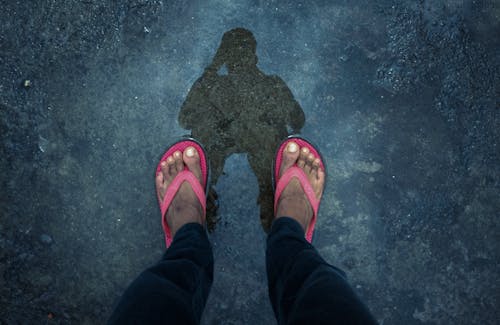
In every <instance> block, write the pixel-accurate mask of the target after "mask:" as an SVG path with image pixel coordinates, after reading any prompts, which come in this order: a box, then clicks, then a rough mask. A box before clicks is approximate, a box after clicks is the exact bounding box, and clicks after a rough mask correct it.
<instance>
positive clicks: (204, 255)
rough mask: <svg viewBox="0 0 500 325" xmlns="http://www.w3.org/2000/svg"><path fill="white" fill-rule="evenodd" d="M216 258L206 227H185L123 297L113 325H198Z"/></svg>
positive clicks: (189, 225)
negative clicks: (159, 258)
mask: <svg viewBox="0 0 500 325" xmlns="http://www.w3.org/2000/svg"><path fill="white" fill-rule="evenodd" d="M213 267H214V262H213V254H212V248H211V246H210V242H209V241H208V237H207V233H206V231H205V229H204V227H203V226H201V225H199V224H196V223H190V224H186V225H184V226H183V227H181V228H180V229H179V230H178V231H177V233H176V234H175V237H174V240H173V242H172V244H171V245H170V247H169V248H168V249H167V251H166V253H165V254H164V256H163V258H162V259H161V260H160V261H159V262H158V263H157V264H156V265H154V266H152V267H150V268H149V269H147V270H145V271H144V272H142V273H141V274H140V275H139V276H138V277H137V279H135V280H134V281H133V282H132V284H131V285H130V286H129V287H128V289H127V290H126V291H125V293H124V294H123V296H122V298H121V299H120V301H119V303H118V305H117V307H116V308H115V310H114V312H113V314H112V316H111V318H110V319H109V321H108V323H109V324H167V323H168V324H198V323H199V322H200V318H201V314H202V312H203V308H204V307H205V302H206V300H207V297H208V293H209V291H210V287H211V285H212V280H213Z"/></svg>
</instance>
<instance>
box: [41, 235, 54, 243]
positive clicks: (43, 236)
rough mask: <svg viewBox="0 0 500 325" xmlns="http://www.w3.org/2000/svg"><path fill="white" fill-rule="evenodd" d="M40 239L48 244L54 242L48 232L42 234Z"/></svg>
mask: <svg viewBox="0 0 500 325" xmlns="http://www.w3.org/2000/svg"><path fill="white" fill-rule="evenodd" d="M39 239H40V241H41V242H42V243H43V244H46V245H50V244H52V237H50V236H49V235H47V234H41V235H40V237H39Z"/></svg>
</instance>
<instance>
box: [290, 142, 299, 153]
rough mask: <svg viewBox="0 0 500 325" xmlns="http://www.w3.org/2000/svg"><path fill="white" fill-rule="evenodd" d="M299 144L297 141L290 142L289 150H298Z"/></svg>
mask: <svg viewBox="0 0 500 325" xmlns="http://www.w3.org/2000/svg"><path fill="white" fill-rule="evenodd" d="M298 149H299V146H298V145H297V144H296V143H295V142H290V143H289V144H288V152H297V150H298Z"/></svg>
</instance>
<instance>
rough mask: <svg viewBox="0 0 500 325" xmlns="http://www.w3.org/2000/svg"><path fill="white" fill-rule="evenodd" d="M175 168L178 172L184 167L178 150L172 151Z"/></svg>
mask: <svg viewBox="0 0 500 325" xmlns="http://www.w3.org/2000/svg"><path fill="white" fill-rule="evenodd" d="M174 160H175V169H176V170H177V171H178V172H180V171H182V170H183V169H184V161H182V153H181V152H180V151H176V152H174Z"/></svg>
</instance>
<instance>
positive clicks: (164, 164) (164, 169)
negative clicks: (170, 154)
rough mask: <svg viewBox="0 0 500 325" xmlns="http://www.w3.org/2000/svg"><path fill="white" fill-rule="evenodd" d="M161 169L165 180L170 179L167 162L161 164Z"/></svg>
mask: <svg viewBox="0 0 500 325" xmlns="http://www.w3.org/2000/svg"><path fill="white" fill-rule="evenodd" d="M160 168H161V174H162V176H163V178H164V179H166V178H167V177H168V174H169V172H168V164H167V161H166V160H164V161H162V162H161V164H160Z"/></svg>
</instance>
